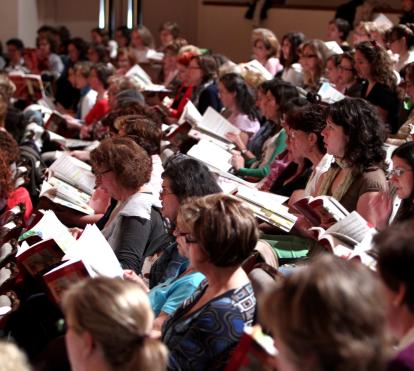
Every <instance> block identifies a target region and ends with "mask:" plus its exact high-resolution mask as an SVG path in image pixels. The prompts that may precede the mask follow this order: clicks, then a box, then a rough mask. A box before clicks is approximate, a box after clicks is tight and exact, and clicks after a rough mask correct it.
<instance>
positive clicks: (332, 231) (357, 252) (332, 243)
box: [309, 211, 377, 270]
mask: <svg viewBox="0 0 414 371" xmlns="http://www.w3.org/2000/svg"><path fill="white" fill-rule="evenodd" d="M309 231H310V232H312V233H313V234H314V237H315V238H316V239H317V240H318V241H319V243H320V244H321V245H322V246H324V247H325V248H326V250H327V251H329V252H331V253H333V254H335V255H336V256H339V257H340V258H343V259H346V260H350V259H355V258H357V259H359V260H360V261H361V262H362V263H363V264H364V265H366V266H368V267H369V268H371V269H374V270H375V265H376V263H375V259H374V258H373V257H372V255H370V254H369V250H371V247H372V238H373V236H374V235H375V234H376V233H377V231H376V229H375V228H374V227H372V226H371V225H370V224H369V223H368V222H367V221H366V220H365V219H364V218H363V217H362V216H361V215H359V213H358V212H357V211H353V212H352V213H350V214H349V215H347V216H346V217H345V218H343V219H342V220H340V221H338V222H337V223H335V224H333V225H332V226H330V227H329V228H328V229H326V230H325V229H323V228H321V227H311V228H309Z"/></svg>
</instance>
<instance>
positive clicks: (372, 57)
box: [355, 41, 397, 90]
mask: <svg viewBox="0 0 414 371" xmlns="http://www.w3.org/2000/svg"><path fill="white" fill-rule="evenodd" d="M355 51H359V52H360V53H361V54H362V55H363V56H364V57H365V59H366V60H367V61H368V63H369V64H370V66H371V75H372V77H373V79H374V80H375V81H377V82H379V83H381V84H384V85H387V86H389V87H390V88H391V89H393V90H395V89H396V88H397V78H396V76H395V74H394V69H393V62H392V60H391V58H390V56H389V55H388V53H387V51H386V50H385V49H384V48H383V47H382V46H381V45H379V44H377V43H376V42H375V41H363V42H361V43H359V44H357V45H356V46H355Z"/></svg>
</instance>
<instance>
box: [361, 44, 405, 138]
mask: <svg viewBox="0 0 414 371" xmlns="http://www.w3.org/2000/svg"><path fill="white" fill-rule="evenodd" d="M355 68H356V70H357V73H358V76H359V77H360V78H361V79H363V80H364V86H363V88H362V93H361V97H362V98H364V99H366V100H367V101H368V102H370V103H372V104H373V105H374V106H377V108H378V112H379V114H380V116H381V117H382V118H383V120H384V122H385V123H386V124H387V125H388V126H389V128H390V131H391V133H395V132H396V131H397V130H398V114H399V99H398V94H397V91H396V87H397V78H396V75H395V73H394V70H393V67H392V61H391V59H390V57H389V55H388V53H387V51H386V50H385V49H384V48H383V47H381V46H380V45H379V44H377V43H376V42H375V41H364V42H362V43H360V44H358V45H357V46H356V47H355Z"/></svg>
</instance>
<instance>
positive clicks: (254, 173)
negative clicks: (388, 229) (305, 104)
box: [237, 129, 286, 178]
mask: <svg viewBox="0 0 414 371" xmlns="http://www.w3.org/2000/svg"><path fill="white" fill-rule="evenodd" d="M285 149H286V131H285V129H282V130H280V133H279V135H278V136H276V139H275V143H274V150H273V152H272V154H271V156H270V157H269V160H268V161H267V162H266V164H265V165H264V166H262V167H258V168H250V167H242V168H240V169H239V170H238V171H237V175H240V176H251V177H255V178H264V177H265V176H266V175H268V174H269V172H270V165H271V163H272V162H273V160H274V159H275V157H276V156H277V155H278V154H280V153H282V152H283V151H284V150H285ZM256 161H257V159H256V158H252V159H250V160H247V161H246V165H247V166H251V165H253V164H254V163H255V162H256Z"/></svg>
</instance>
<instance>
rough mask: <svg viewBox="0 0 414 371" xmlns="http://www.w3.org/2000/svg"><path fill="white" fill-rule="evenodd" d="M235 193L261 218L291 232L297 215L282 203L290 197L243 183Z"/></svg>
mask: <svg viewBox="0 0 414 371" xmlns="http://www.w3.org/2000/svg"><path fill="white" fill-rule="evenodd" d="M234 194H235V196H236V197H238V198H240V199H241V200H243V201H244V202H246V204H247V206H248V207H249V208H250V209H251V210H252V211H253V213H254V214H255V216H256V217H258V218H259V219H262V220H264V221H265V222H267V223H269V224H271V225H274V226H276V227H278V228H280V229H281V230H283V231H286V232H289V231H290V230H291V229H292V228H293V226H294V225H295V222H296V220H297V217H296V216H295V215H293V214H291V213H290V212H289V209H288V208H287V207H286V206H284V205H282V204H283V203H284V202H285V201H286V200H287V199H288V197H284V196H280V195H276V194H273V193H268V192H261V191H259V190H257V189H254V188H250V187H246V186H243V185H239V186H238V187H237V190H236V191H235V192H234Z"/></svg>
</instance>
